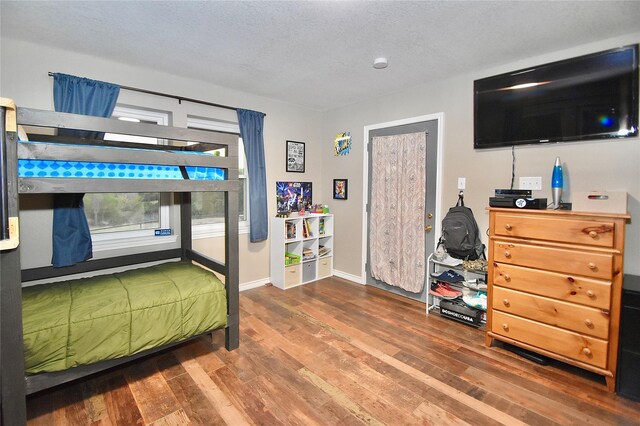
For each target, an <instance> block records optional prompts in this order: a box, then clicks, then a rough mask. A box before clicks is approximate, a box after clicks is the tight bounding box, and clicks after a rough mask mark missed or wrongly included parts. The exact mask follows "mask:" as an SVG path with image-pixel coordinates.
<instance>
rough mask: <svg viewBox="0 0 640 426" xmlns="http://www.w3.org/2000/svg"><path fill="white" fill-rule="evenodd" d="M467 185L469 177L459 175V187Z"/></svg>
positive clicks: (462, 187)
mask: <svg viewBox="0 0 640 426" xmlns="http://www.w3.org/2000/svg"><path fill="white" fill-rule="evenodd" d="M466 185H467V178H463V177H459V178H458V189H464V188H465V186H466Z"/></svg>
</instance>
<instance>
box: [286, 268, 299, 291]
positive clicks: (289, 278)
mask: <svg viewBox="0 0 640 426" xmlns="http://www.w3.org/2000/svg"><path fill="white" fill-rule="evenodd" d="M301 268H302V265H300V264H297V265H293V266H286V267H285V268H284V286H285V287H291V286H294V285H298V284H300V283H301V282H302V269H301Z"/></svg>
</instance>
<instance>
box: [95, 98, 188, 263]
mask: <svg viewBox="0 0 640 426" xmlns="http://www.w3.org/2000/svg"><path fill="white" fill-rule="evenodd" d="M111 117H112V118H119V117H128V118H133V119H139V120H145V121H154V122H156V123H157V124H159V125H162V126H168V125H169V113H168V112H164V111H155V110H148V109H142V108H132V107H125V106H120V105H117V106H116V107H115V109H114V110H113V114H112V115H111ZM109 135H110V134H109V133H106V134H105V140H108V139H109ZM113 136H117V138H118V140H125V141H129V142H137V143H148V144H150V143H154V142H152V141H151V139H153V140H154V141H157V139H155V138H145V137H141V136H126V135H113ZM160 143H162V142H161V141H160ZM172 207H173V198H172V197H171V194H167V193H162V192H161V193H160V217H159V219H160V228H171V229H174V227H173V226H172V225H173V224H172V220H171V209H172ZM91 241H92V243H93V251H94V252H100V251H106V250H120V249H126V248H131V247H143V246H151V245H159V244H175V243H176V242H177V241H178V236H177V235H176V232H172V235H168V236H155V229H141V230H136V231H114V232H104V233H100V234H92V235H91Z"/></svg>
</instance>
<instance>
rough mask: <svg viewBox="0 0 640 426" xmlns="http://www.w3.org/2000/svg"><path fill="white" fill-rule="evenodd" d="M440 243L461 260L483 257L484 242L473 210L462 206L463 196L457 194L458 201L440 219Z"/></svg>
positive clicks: (451, 254)
mask: <svg viewBox="0 0 640 426" xmlns="http://www.w3.org/2000/svg"><path fill="white" fill-rule="evenodd" d="M440 244H442V246H443V247H444V249H445V251H446V252H447V253H448V254H449V256H451V257H455V258H456V259H462V260H476V259H480V257H483V258H484V244H482V241H481V240H480V231H479V229H478V224H477V223H476V219H475V218H474V217H473V212H472V211H471V209H470V208H469V207H465V206H464V197H463V196H462V194H460V195H459V196H458V202H457V203H456V205H455V206H454V207H451V208H450V209H449V212H448V213H447V215H446V216H445V217H444V219H442V237H440V241H439V242H438V245H440Z"/></svg>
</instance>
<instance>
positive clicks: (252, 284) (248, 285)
mask: <svg viewBox="0 0 640 426" xmlns="http://www.w3.org/2000/svg"><path fill="white" fill-rule="evenodd" d="M270 282H271V279H269V278H262V279H260V280H255V281H250V282H248V283H242V284H240V291H245V290H251V289H252V288H257V287H262V286H263V285H267V284H269V283H270Z"/></svg>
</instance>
